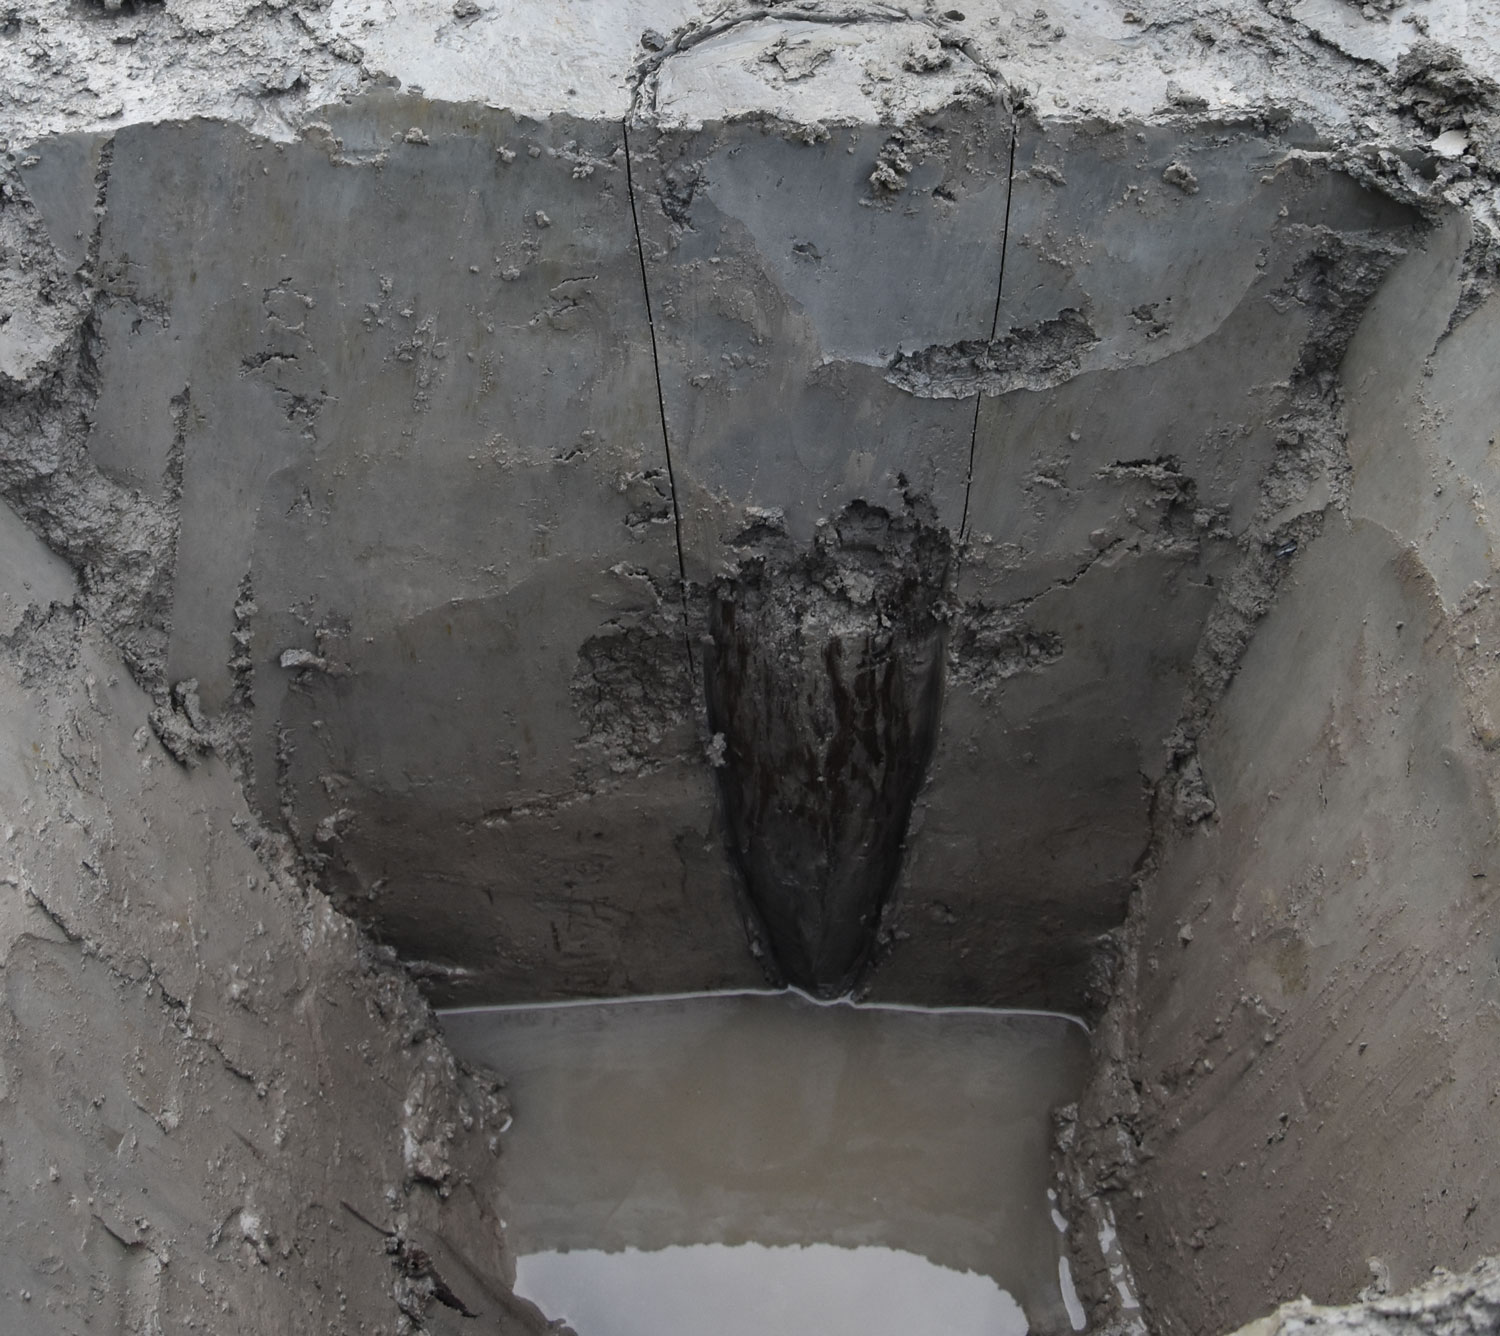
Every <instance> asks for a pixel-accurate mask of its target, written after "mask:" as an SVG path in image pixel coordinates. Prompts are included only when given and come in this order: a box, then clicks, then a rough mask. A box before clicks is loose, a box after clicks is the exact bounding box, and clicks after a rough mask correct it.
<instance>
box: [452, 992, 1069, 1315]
mask: <svg viewBox="0 0 1500 1336" xmlns="http://www.w3.org/2000/svg"><path fill="white" fill-rule="evenodd" d="M443 1027H444V1029H445V1030H446V1032H447V1035H448V1038H449V1041H450V1042H451V1044H452V1045H453V1048H454V1050H455V1052H456V1053H457V1054H458V1055H459V1056H460V1057H461V1058H464V1059H467V1060H469V1061H471V1062H476V1063H481V1064H483V1065H485V1066H488V1067H491V1068H493V1069H494V1070H495V1071H497V1072H499V1073H501V1074H502V1075H503V1076H504V1077H505V1079H506V1082H507V1086H508V1093H509V1097H510V1100H511V1104H512V1111H513V1122H512V1124H511V1126H510V1127H509V1129H508V1131H507V1132H506V1133H505V1136H504V1155H503V1160H504V1164H505V1167H506V1172H505V1175H504V1188H503V1193H504V1207H503V1211H502V1214H503V1215H504V1216H505V1219H506V1221H507V1237H508V1241H509V1245H510V1248H511V1251H512V1253H513V1255H514V1256H515V1258H516V1291H517V1293H519V1294H521V1295H523V1296H524V1297H526V1298H528V1299H531V1300H532V1301H533V1302H535V1303H536V1304H537V1305H538V1306H539V1307H540V1308H541V1309H542V1310H543V1311H544V1312H545V1313H546V1314H547V1315H548V1316H549V1317H551V1318H554V1319H557V1318H560V1319H564V1320H565V1321H566V1322H567V1323H568V1324H569V1325H570V1326H571V1327H573V1328H574V1330H575V1331H577V1332H578V1334H579V1336H698V1334H699V1333H702V1332H705V1331H712V1332H715V1333H718V1334H719V1336H739V1333H744V1334H745V1336H750V1334H751V1333H764V1332H767V1331H776V1332H783V1333H787V1334H788V1336H794V1334H795V1333H803V1332H805V1333H809V1334H810V1333H814V1332H816V1333H818V1334H819V1336H834V1334H836V1333H844V1332H847V1333H850V1336H854V1334H855V1333H859V1336H884V1334H885V1333H891V1336H896V1334H897V1333H901V1336H907V1334H908V1333H910V1332H912V1331H916V1330H934V1331H942V1332H944V1333H946V1336H970V1333H972V1334H973V1336H980V1334H981V1333H983V1336H1024V1333H1026V1332H1028V1331H1029V1332H1032V1333H1051V1332H1058V1333H1061V1332H1070V1331H1074V1330H1080V1329H1081V1328H1082V1325H1083V1313H1082V1309H1081V1307H1080V1305H1079V1302H1078V1298H1077V1296H1076V1294H1075V1293H1074V1291H1073V1285H1072V1279H1071V1275H1070V1269H1069V1264H1068V1261H1067V1259H1066V1252H1065V1244H1066V1239H1065V1235H1064V1229H1065V1227H1066V1226H1067V1222H1066V1221H1064V1220H1063V1218H1062V1217H1061V1215H1060V1214H1059V1213H1058V1212H1057V1211H1056V1209H1055V1197H1054V1195H1053V1194H1052V1192H1051V1186H1052V1179H1051V1175H1052V1169H1051V1162H1050V1146H1051V1125H1052V1124H1051V1112H1052V1110H1053V1109H1054V1108H1057V1107H1058V1106H1060V1105H1063V1104H1066V1103H1068V1102H1070V1101H1071V1100H1073V1099H1074V1098H1076V1096H1077V1094H1078V1092H1079V1090H1080V1087H1081V1084H1082V1081H1083V1079H1084V1074H1085V1069H1086V1065H1087V1058H1088V1039H1087V1035H1086V1033H1085V1031H1084V1029H1083V1027H1082V1026H1080V1025H1079V1024H1077V1023H1076V1022H1074V1021H1072V1020H1070V1019H1068V1018H1066V1017H1062V1016H1056V1015H1048V1014H1039V1013H1021V1012H996V1011H978V1010H950V1011H924V1010H907V1009H899V1008H890V1007H864V1006H855V1005H851V1004H848V1003H837V1004H820V1003H816V1002H813V1001H811V1000H809V999H808V998H806V997H805V996H803V995H801V994H797V993H794V992H787V993H759V994H756V993H750V994H717V995H699V996H691V997H675V998H662V999H647V1000H638V1001H628V1002H607V1003H572V1004H559V1005H551V1006H538V1007H485V1008H474V1009H467V1010H461V1011H449V1012H446V1013H444V1015H443ZM1074 1227H1075V1228H1077V1227H1080V1226H1076V1225H1075V1226H1074Z"/></svg>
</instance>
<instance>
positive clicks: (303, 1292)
mask: <svg viewBox="0 0 1500 1336" xmlns="http://www.w3.org/2000/svg"><path fill="white" fill-rule="evenodd" d="M86 620H87V619H86V618H85V616H84V615H83V613H82V612H81V610H80V608H79V606H78V601H77V595H76V589H75V582H74V577H73V574H72V572H71V571H70V570H69V569H68V568H67V567H66V566H65V565H64V564H63V563H62V562H60V561H59V560H58V559H57V558H56V557H55V556H54V555H53V554H51V553H50V552H48V551H47V550H46V549H45V548H44V547H42V545H41V544H40V543H39V542H38V541H37V540H36V539H35V538H34V537H33V536H32V535H31V534H30V533H29V532H27V531H26V530H25V529H24V527H22V526H21V524H20V523H19V521H18V520H16V518H15V517H14V516H13V515H12V514H11V513H10V512H9V511H8V510H6V511H3V512H0V1328H3V1329H4V1330H5V1331H6V1332H7V1333H15V1336H33V1334H35V1336H43V1334H44V1333H45V1334H46V1336H54V1334H57V1333H83V1332H98V1331H108V1332H120V1333H126V1332H129V1333H148V1332H187V1331H220V1332H229V1331H245V1332H250V1331H254V1332H263V1333H286V1334H287V1336H290V1334H291V1333H304V1332H308V1331H313V1330H317V1331H324V1330H329V1331H352V1330H363V1331H367V1332H372V1333H374V1332H395V1331H397V1330H398V1329H406V1330H411V1329H413V1328H412V1326H411V1323H413V1322H416V1323H418V1324H425V1325H424V1328H423V1329H425V1330H429V1331H434V1332H447V1331H457V1330H459V1329H460V1327H462V1329H463V1330H465V1331H470V1332H473V1331H485V1332H502V1331H503V1332H517V1333H519V1332H529V1331H540V1330H542V1329H543V1328H544V1324H543V1323H542V1322H541V1319H540V1318H539V1316H538V1315H537V1314H536V1313H535V1311H534V1310H532V1309H531V1308H530V1306H529V1305H526V1304H522V1303H518V1302H517V1301H516V1300H514V1299H513V1298H512V1297H511V1296H510V1295H509V1294H508V1293H507V1292H506V1290H505V1288H504V1285H505V1278H506V1277H507V1275H508V1266H509V1262H508V1259H507V1256H506V1254H505V1247H504V1241H503V1236H502V1230H501V1223H500V1219H499V1215H498V1202H497V1201H496V1199H495V1196H494V1192H495V1184H496V1172H497V1161H496V1158H495V1157H496V1154H497V1145H498V1143H497V1141H496V1139H495V1138H496V1135H497V1133H498V1131H499V1128H500V1127H501V1126H502V1124H503V1122H504V1120H505V1116H506V1111H505V1107H504V1099H503V1095H502V1094H501V1092H500V1091H499V1088H498V1087H497V1086H496V1085H495V1084H494V1083H493V1081H491V1080H490V1079H488V1078H482V1077H477V1076H472V1075H469V1074H465V1073H461V1072H460V1071H459V1070H458V1069H457V1068H456V1066H455V1064H454V1061H453V1058H452V1057H451V1055H450V1054H449V1053H448V1051H447V1048H446V1047H445V1046H444V1045H443V1044H442V1042H441V1040H440V1039H439V1037H438V1035H437V1032H436V1028H435V1025H434V1021H433V1018H432V1015H431V1013H430V1011H429V1010H428V1008H427V1005H426V1003H425V1002H423V1001H422V1000H421V998H420V996H419V995H418V994H417V992H416V989H415V987H414V985H413V984H412V983H411V981H410V980H409V979H408V978H407V977H406V976H405V975H404V974H402V973H400V972H399V971H398V970H397V969H395V968H394V967H393V966H392V965H391V964H390V962H389V960H388V959H385V958H382V957H381V956H380V955H379V954H378V953H376V952H375V951H374V950H373V949H372V948H371V947H370V945H369V943H368V941H366V940H364V939H363V938H362V937H361V935H360V933H359V931H358V930H357V929H356V928H355V927H354V925H353V924H352V923H350V921H349V920H348V919H346V918H344V917H343V916H342V915H340V914H338V913H337V912H335V911H334V910H333V908H332V907H331V905H330V904H329V902H328V900H327V898H326V897H325V896H324V895H322V894H321V893H320V892H318V891H316V890H313V889H311V888H310V887H309V886H307V885H306V884H304V883H302V882H301V881H299V880H298V878H297V876H296V875H295V873H294V871H293V870H292V869H293V860H291V859H290V858H289V857H287V856H286V854H285V851H284V850H281V849H280V848H279V846H278V842H277V839H276V837H274V836H272V835H270V834H268V833H267V832H266V831H265V830H264V829H263V828H261V827H260V826H259V824H258V823H257V822H256V820H255V818H254V817H253V815H252V814H251V812H250V810H249V808H248V807H247V806H246V804H245V800H244V797H243V795H242V793H241V791H240V788H239V785H238V784H237V782H236V781H235V780H234V778H233V777H232V776H231V775H230V774H229V772H228V770H227V769H226V768H225V767H224V766H223V764H222V763H221V762H219V761H217V760H214V759H207V760H205V761H204V763H203V764H201V765H200V766H198V767H197V768H196V769H195V770H193V771H192V772H191V773H188V772H186V771H184V770H183V768H182V767H181V766H180V765H179V764H178V762H177V761H176V760H174V759H173V758H172V757H171V756H170V755H169V754H168V753H167V752H166V751H165V750H164V749H163V747H162V746H161V744H160V743H159V742H158V741H157V739H156V738H155V736H154V735H152V733H151V731H150V730H149V728H147V727H145V726H144V723H143V721H144V719H145V717H146V714H147V712H148V711H149V708H150V705H149V699H148V698H147V697H146V696H145V695H144V694H143V693H142V692H141V690H140V688H139V687H137V686H136V685H135V684H134V683H133V682H132V681H131V679H130V676H129V674H128V673H127V671H126V670H125V667H124V665H123V664H122V662H121V661H120V659H119V657H118V656H117V655H116V653H115V652H114V651H113V649H112V648H111V647H110V646H109V645H108V644H106V643H104V642H103V641H102V640H101V638H100V637H99V636H98V634H97V633H96V632H94V631H92V630H90V629H87V628H86V625H85V623H86ZM350 1207H352V1208H353V1210H352V1211H351V1210H350V1209H349V1208H350ZM355 1212H358V1213H359V1214H358V1215H356V1214H355ZM360 1216H363V1217H364V1219H363V1220H362V1219H361V1218H360ZM382 1231H385V1232H384V1233H383V1232H382ZM418 1250H420V1252H418ZM439 1281H441V1282H442V1283H443V1284H444V1285H446V1287H447V1288H448V1289H449V1290H450V1291H451V1293H452V1294H454V1295H456V1296H457V1297H458V1299H459V1300H460V1301H462V1302H463V1303H464V1304H465V1305H466V1306H467V1307H469V1308H471V1309H472V1310H473V1311H475V1312H476V1313H478V1314H479V1315H480V1316H479V1317H478V1318H477V1319H474V1320H466V1319H462V1318H461V1317H460V1315H459V1313H458V1312H457V1311H455V1310H453V1309H450V1308H448V1307H445V1306H444V1305H443V1304H442V1303H441V1302H437V1301H434V1298H433V1294H434V1291H435V1290H436V1289H437V1288H438V1287H439ZM403 1323H404V1324H406V1325H405V1327H404V1328H403V1327H402V1325H401V1324H403Z"/></svg>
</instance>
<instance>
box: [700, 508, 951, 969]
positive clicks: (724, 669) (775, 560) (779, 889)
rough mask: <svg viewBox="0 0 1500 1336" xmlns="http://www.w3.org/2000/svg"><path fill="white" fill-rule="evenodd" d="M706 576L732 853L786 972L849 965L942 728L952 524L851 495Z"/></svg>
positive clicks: (710, 682)
mask: <svg viewBox="0 0 1500 1336" xmlns="http://www.w3.org/2000/svg"><path fill="white" fill-rule="evenodd" d="M743 537H744V538H745V539H746V540H747V543H751V544H753V545H754V546H753V548H752V549H751V551H750V552H748V553H747V555H746V556H745V557H744V558H742V560H741V562H740V565H739V569H738V570H737V571H736V572H735V574H734V575H732V576H727V577H724V578H722V579H720V580H719V581H718V582H717V583H716V584H715V585H714V587H713V588H712V589H711V590H710V594H709V599H710V606H709V633H710V649H709V652H708V655H707V665H706V673H705V690H706V693H707V702H708V715H709V726H710V729H711V730H712V731H713V732H714V733H715V734H716V735H722V737H723V744H722V758H723V764H721V765H719V766H718V767H717V774H718V777H719V784H720V791H721V794H722V797H723V803H724V812H725V818H726V822H727V825H728V834H729V841H730V853H731V857H732V858H733V861H734V863H735V865H736V867H737V869H738V871H739V873H740V875H741V877H742V878H743V881H744V886H745V890H746V893H747V895H748V897H749V900H750V902H751V904H752V906H753V908H754V910H755V913H756V914H757V915H758V917H759V919H760V922H761V925H762V926H763V927H764V930H765V933H766V935H767V937H768V939H769V944H770V949H771V953H772V956H773V957H774V963H775V965H776V966H777V967H778V969H779V970H780V972H781V973H782V974H784V976H785V977H786V979H787V980H789V981H790V982H792V983H794V984H796V985H797V986H799V987H801V988H805V989H807V990H808V991H809V992H812V993H815V994H817V995H819V996H825V997H828V996H837V995H838V994H841V993H844V992H846V991H848V990H849V989H850V988H851V987H852V986H853V985H854V984H855V983H856V982H857V980H858V979H859V976H860V974H861V973H862V971H863V970H864V968H865V966H866V964H867V963H868V961H869V959H870V954H871V951H872V949H873V947H874V944H875V934H876V927H877V924H878V922H879V918H880V911H881V908H882V907H883V905H884V903H885V901H886V899H887V897H888V896H889V894H890V890H891V887H892V885H893V883H894V881H895V877H896V873H897V871H898V868H899V865H900V859H901V849H902V842H903V840H904V838H905V835H906V827H907V822H908V820H909V818H910V815H911V806H912V802H913V800H914V799H915V797H916V793H917V790H918V788H919V787H920V785H921V783H922V780H923V777H924V775H925V773H926V769H927V763H928V760H929V759H930V757H931V753H932V748H933V744H934V741H935V739H936V734H937V724H938V714H939V708H940V703H941V697H942V676H943V644H944V639H945V628H944V623H943V621H942V619H941V608H942V598H943V594H944V591H945V589H946V586H947V581H948V575H949V568H950V563H951V557H952V541H951V538H950V536H949V534H948V532H947V531H946V530H944V529H941V528H939V527H937V525H936V524H935V523H934V522H933V521H932V518H931V516H930V514H929V513H927V508H926V507H925V506H922V505H914V504H909V505H908V508H907V510H906V513H904V514H899V515H892V514H891V513H889V512H888V511H886V510H884V509H882V508H880V507H877V506H871V505H868V504H866V503H865V502H862V501H856V502H853V503H851V504H850V505H849V506H847V507H846V508H845V509H844V510H843V512H842V513H841V514H839V515H838V516H837V517H836V518H835V519H834V520H832V521H831V522H828V523H826V524H824V525H822V526H821V527H820V529H819V532H818V535H817V537H816V538H815V540H814V542H813V545H812V548H811V550H810V551H798V550H796V549H795V548H794V547H792V545H791V544H790V542H789V541H788V540H787V539H786V538H785V537H784V536H782V535H781V534H780V533H779V531H778V530H777V529H776V528H775V527H774V525H770V526H768V525H766V524H762V525H758V526H756V527H755V528H754V529H753V530H752V531H750V532H747V533H746V534H745V535H743Z"/></svg>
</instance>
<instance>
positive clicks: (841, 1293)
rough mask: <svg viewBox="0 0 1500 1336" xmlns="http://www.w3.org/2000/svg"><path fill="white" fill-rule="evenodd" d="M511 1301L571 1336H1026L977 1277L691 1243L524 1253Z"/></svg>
mask: <svg viewBox="0 0 1500 1336" xmlns="http://www.w3.org/2000/svg"><path fill="white" fill-rule="evenodd" d="M516 1289H517V1291H518V1292H519V1293H521V1294H524V1295H525V1296H526V1298H528V1299H530V1300H532V1301H533V1302H534V1303H535V1304H536V1305H537V1306H538V1307H539V1308H541V1309H542V1311H543V1312H545V1313H548V1314H553V1315H556V1316H557V1317H559V1318H562V1319H564V1320H565V1321H567V1322H568V1323H569V1325H571V1326H572V1327H573V1328H574V1330H576V1331H577V1332H579V1333H580V1336H707V1334H708V1333H712V1336H767V1333H771V1332H775V1333H794V1332H809V1333H811V1332H816V1333H817V1334H818V1336H913V1333H915V1332H924V1331H930V1332H943V1333H966V1332H975V1333H984V1336H1026V1331H1027V1325H1026V1316H1025V1314H1024V1313H1022V1312H1021V1306H1020V1305H1019V1304H1018V1303H1016V1301H1015V1300H1014V1299H1013V1298H1011V1296H1010V1295H1008V1294H1006V1293H1005V1291H1004V1290H1002V1289H1001V1288H1000V1287H999V1286H998V1285H996V1284H995V1282H994V1281H993V1280H991V1279H990V1278H989V1277H988V1276H977V1275H975V1274H974V1273H973V1272H972V1271H950V1270H948V1269H947V1268H946V1267H940V1266H935V1265H933V1263H931V1262H929V1261H928V1260H927V1259H926V1258H925V1257H918V1256H916V1255H915V1254H913V1253H904V1252H896V1251H895V1250H893V1249H891V1248H836V1247H834V1246H833V1245H832V1244H828V1243H812V1244H808V1245H807V1246H805V1247H800V1248H767V1247H765V1246H764V1245H763V1244H759V1243H741V1244H740V1245H738V1246H737V1247H732V1248H731V1247H726V1246H725V1245H724V1244H722V1243H697V1244H691V1245H689V1246H687V1247H672V1248H663V1249H661V1250H660V1251H657V1252H640V1251H637V1250H636V1249H634V1248H630V1249H627V1250H626V1251H624V1252H617V1253H607V1252H599V1251H598V1250H597V1249H593V1248H588V1249H582V1250H579V1251H576V1252H566V1253H559V1252H544V1253H533V1254H531V1255H530V1256H528V1257H522V1258H521V1259H520V1261H519V1262H518V1263H517V1266H516Z"/></svg>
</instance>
